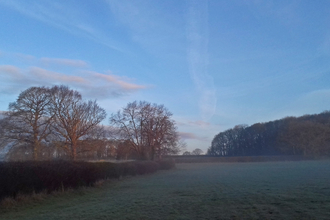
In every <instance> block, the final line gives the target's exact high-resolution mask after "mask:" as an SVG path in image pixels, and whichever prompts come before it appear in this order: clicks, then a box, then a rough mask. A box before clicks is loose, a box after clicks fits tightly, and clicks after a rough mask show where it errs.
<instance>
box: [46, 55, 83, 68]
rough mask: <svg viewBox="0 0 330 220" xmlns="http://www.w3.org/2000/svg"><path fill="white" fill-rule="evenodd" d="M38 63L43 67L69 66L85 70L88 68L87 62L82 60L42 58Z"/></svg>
mask: <svg viewBox="0 0 330 220" xmlns="http://www.w3.org/2000/svg"><path fill="white" fill-rule="evenodd" d="M40 62H41V64H43V65H46V66H49V65H60V66H71V67H79V68H85V67H87V66H88V64H87V62H85V61H83V60H72V59H58V58H48V57H42V58H40Z"/></svg>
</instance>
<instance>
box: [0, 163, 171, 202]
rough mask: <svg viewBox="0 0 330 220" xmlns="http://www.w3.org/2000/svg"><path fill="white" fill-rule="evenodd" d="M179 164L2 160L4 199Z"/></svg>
mask: <svg viewBox="0 0 330 220" xmlns="http://www.w3.org/2000/svg"><path fill="white" fill-rule="evenodd" d="M173 167H175V163H174V162H173V161H172V160H167V161H161V162H153V161H138V162H128V163H108V162H96V163H89V162H70V161H40V162H2V163H0V199H2V198H4V197H16V195H17V194H18V193H22V194H30V193H32V192H36V193H38V192H41V191H45V190H46V191H47V192H48V193H49V192H52V191H55V190H64V189H67V188H77V187H80V186H93V185H94V183H95V182H96V181H97V180H100V179H110V178H119V177H120V176H127V175H141V174H147V173H153V172H156V171H157V170H159V169H170V168H173Z"/></svg>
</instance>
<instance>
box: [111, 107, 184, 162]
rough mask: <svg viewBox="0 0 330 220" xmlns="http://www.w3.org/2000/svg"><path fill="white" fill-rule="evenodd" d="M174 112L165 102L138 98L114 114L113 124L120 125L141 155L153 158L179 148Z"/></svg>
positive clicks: (112, 117)
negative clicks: (139, 99)
mask: <svg viewBox="0 0 330 220" xmlns="http://www.w3.org/2000/svg"><path fill="white" fill-rule="evenodd" d="M171 116H172V113H170V112H169V111H168V110H167V109H166V108H165V107H164V106H163V105H157V104H150V103H148V102H145V101H140V102H139V103H138V102H136V101H135V102H132V103H128V104H127V106H126V107H124V108H123V110H122V111H118V112H117V114H112V115H111V117H110V124H112V125H114V126H117V127H118V131H119V133H120V135H121V136H122V138H123V139H125V140H128V141H129V144H130V147H131V148H132V150H134V151H135V152H136V154H138V155H139V157H140V159H154V158H155V156H158V157H159V158H160V157H161V155H165V154H169V153H175V152H176V151H177V150H176V148H177V147H178V134H177V131H176V126H175V122H174V121H173V120H172V119H171Z"/></svg>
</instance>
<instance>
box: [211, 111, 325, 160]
mask: <svg viewBox="0 0 330 220" xmlns="http://www.w3.org/2000/svg"><path fill="white" fill-rule="evenodd" d="M207 154H208V155H215V156H258V155H329V154H330V112H328V111H326V112H323V113H321V114H315V115H305V116H302V117H297V118H296V117H286V118H283V119H280V120H276V121H270V122H267V123H257V124H254V125H252V126H247V125H237V126H235V127H234V128H231V129H228V130H226V131H224V132H220V133H219V134H217V135H216V136H215V137H214V138H213V140H212V143H211V146H210V147H209V149H208V151H207Z"/></svg>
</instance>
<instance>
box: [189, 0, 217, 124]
mask: <svg viewBox="0 0 330 220" xmlns="http://www.w3.org/2000/svg"><path fill="white" fill-rule="evenodd" d="M187 4H188V13H187V26H186V34H187V39H188V49H187V55H188V56H187V58H188V65H189V72H190V75H191V77H192V79H193V81H194V84H195V86H196V89H197V91H198V92H199V94H200V97H199V109H200V113H201V116H202V119H203V120H205V121H207V120H209V119H210V118H211V117H212V116H213V115H214V113H215V109H216V102H217V99H216V91H215V87H214V82H213V78H212V76H211V75H210V74H209V73H208V69H207V66H208V49H207V48H208V3H207V1H199V0H193V1H187Z"/></svg>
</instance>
